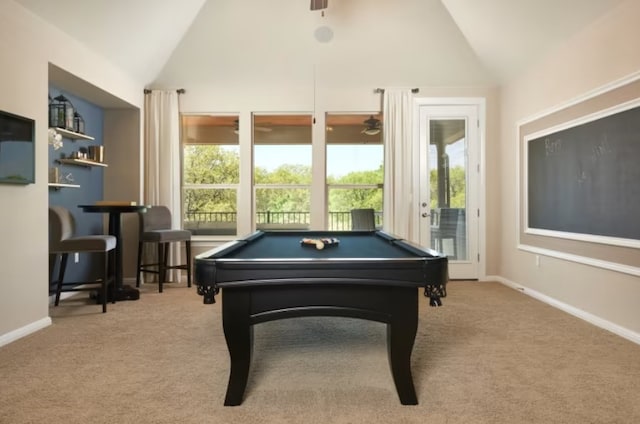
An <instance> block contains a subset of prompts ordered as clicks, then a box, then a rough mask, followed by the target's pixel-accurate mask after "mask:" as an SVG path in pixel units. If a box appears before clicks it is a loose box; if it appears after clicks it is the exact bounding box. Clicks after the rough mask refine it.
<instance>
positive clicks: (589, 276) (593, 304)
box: [495, 0, 640, 340]
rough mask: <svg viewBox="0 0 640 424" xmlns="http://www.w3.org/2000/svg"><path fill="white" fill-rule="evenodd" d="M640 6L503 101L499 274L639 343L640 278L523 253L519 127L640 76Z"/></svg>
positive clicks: (585, 35) (599, 28)
mask: <svg viewBox="0 0 640 424" xmlns="http://www.w3.org/2000/svg"><path fill="white" fill-rule="evenodd" d="M639 18H640V2H638V1H636V0H630V1H627V2H626V3H623V4H622V5H621V6H620V7H618V8H617V9H616V10H615V11H613V12H612V13H610V14H609V15H606V16H604V17H603V18H601V19H600V20H598V21H597V22H595V23H594V24H593V25H592V26H590V27H588V28H585V29H584V30H583V31H581V32H580V33H578V34H577V35H576V36H574V37H573V38H572V39H570V40H569V41H568V42H567V43H566V44H565V45H563V46H561V47H560V48H559V49H557V51H554V52H552V53H550V54H549V55H548V57H546V58H545V60H544V61H542V62H540V63H538V64H537V65H536V66H535V67H534V68H531V69H530V71H529V72H528V73H526V74H525V75H523V76H521V77H520V78H518V79H516V80H515V81H513V82H512V83H511V84H509V85H508V86H506V87H505V88H504V91H503V96H502V100H501V105H502V107H501V110H502V125H501V140H500V155H501V157H500V172H501V174H502V175H501V178H500V182H501V183H500V184H501V193H500V196H499V197H500V198H501V199H503V201H502V202H501V208H500V211H499V214H498V215H497V216H496V217H495V219H496V220H499V221H501V222H502V223H503V225H502V226H501V228H502V230H503V231H502V232H501V233H498V234H501V236H500V237H501V238H500V246H501V250H502V254H501V256H500V260H499V264H500V266H499V271H498V275H500V276H502V277H504V278H506V279H507V280H508V281H510V282H513V283H516V284H518V285H522V286H524V287H526V288H529V289H531V290H533V291H534V292H536V293H539V294H541V295H543V296H548V297H549V298H552V299H553V300H554V301H558V302H561V303H563V304H565V305H566V306H568V309H572V308H575V311H578V312H579V313H584V314H585V315H586V316H587V317H592V318H595V321H599V320H601V322H600V323H601V324H604V326H605V327H614V328H615V327H620V328H619V329H620V330H622V331H623V332H624V331H626V330H629V331H630V332H631V333H635V334H631V337H630V338H632V339H635V340H640V308H638V299H640V278H638V277H637V276H632V275H628V274H622V273H619V272H612V271H607V270H604V269H600V268H596V267H592V266H588V265H583V264H578V263H575V262H569V261H565V260H560V259H556V258H553V257H547V256H543V257H542V258H541V261H540V266H539V267H537V266H536V265H535V255H534V254H532V253H528V252H525V251H521V250H518V249H517V248H516V245H517V242H518V234H517V228H516V219H517V217H516V206H517V203H518V202H517V197H516V194H517V192H516V189H517V181H518V176H517V175H516V163H517V153H516V144H517V134H516V131H517V128H516V127H517V123H518V122H519V121H521V120H523V119H526V118H528V117H531V116H533V115H535V114H537V113H540V112H542V111H544V110H548V109H550V108H553V107H555V106H557V105H559V104H563V103H566V102H568V101H570V100H572V99H575V98H577V97H579V96H581V95H583V94H584V93H587V92H590V91H592V90H595V89H597V88H598V87H601V86H604V85H606V84H607V83H610V82H612V81H615V80H618V79H620V78H623V77H625V76H628V75H631V74H633V73H636V72H638V71H640V49H638V42H637V40H640V26H639V25H638V19H639Z"/></svg>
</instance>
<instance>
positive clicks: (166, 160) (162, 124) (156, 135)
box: [144, 90, 182, 281]
mask: <svg viewBox="0 0 640 424" xmlns="http://www.w3.org/2000/svg"><path fill="white" fill-rule="evenodd" d="M144 130H145V131H144V203H145V204H147V205H164V206H166V207H168V208H169V210H170V211H171V217H172V228H180V225H181V224H180V219H181V212H180V208H181V205H180V199H181V196H180V99H179V94H178V92H177V91H176V90H151V92H149V93H147V94H146V95H145V115H144ZM171 250H172V253H171V257H170V258H169V262H170V263H171V264H178V263H182V262H180V255H181V252H180V250H181V249H171ZM179 272H180V271H179V270H172V272H171V273H170V274H169V276H168V281H178V278H179Z"/></svg>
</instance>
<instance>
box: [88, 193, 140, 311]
mask: <svg viewBox="0 0 640 424" xmlns="http://www.w3.org/2000/svg"><path fill="white" fill-rule="evenodd" d="M78 207H79V208H80V209H82V210H83V212H88V213H107V214H109V234H110V235H112V236H115V238H116V240H117V243H116V248H115V249H114V251H113V252H112V254H111V256H110V258H109V262H110V263H109V265H110V268H111V269H112V270H114V273H115V284H114V285H115V289H114V290H110V291H109V294H108V296H109V299H108V300H109V301H111V300H116V301H119V300H137V299H139V298H140V291H139V290H138V289H136V288H135V287H131V286H125V285H124V284H123V282H122V229H121V219H120V218H121V214H123V213H133V212H136V213H137V212H146V211H147V207H148V206H146V205H124V204H123V205H117V204H111V205H78ZM98 296H99V294H98ZM98 300H99V301H102V300H101V299H98Z"/></svg>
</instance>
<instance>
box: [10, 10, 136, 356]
mask: <svg viewBox="0 0 640 424" xmlns="http://www.w3.org/2000/svg"><path fill="white" fill-rule="evenodd" d="M50 62H51V63H53V64H55V65H57V66H58V67H60V68H63V69H65V70H66V71H68V72H70V73H72V74H73V75H75V76H77V77H78V78H81V79H82V80H84V81H86V82H88V83H90V84H92V85H94V86H96V87H99V88H100V89H101V90H104V91H106V92H108V93H112V94H113V95H114V96H116V97H118V98H120V99H122V100H123V101H124V102H127V103H129V104H130V105H132V106H134V107H138V108H142V106H141V105H142V99H143V94H142V90H143V85H142V84H140V83H139V82H136V81H133V80H132V79H130V78H129V77H127V76H126V75H125V74H124V73H122V72H121V71H120V70H119V69H117V68H115V67H114V66H113V65H111V64H110V63H109V62H107V61H105V60H104V59H102V58H101V57H99V56H96V55H95V54H94V53H92V52H91V51H89V50H87V49H86V48H85V47H84V46H83V45H81V44H80V43H79V42H77V41H75V40H72V39H70V38H69V37H67V36H66V35H65V34H64V33H62V32H61V31H59V30H57V29H56V28H54V27H52V26H51V25H49V24H47V23H45V22H44V21H42V20H40V19H39V18H37V17H35V16H34V15H33V14H31V13H29V12H27V11H25V9H23V8H22V7H21V6H19V5H17V4H16V3H14V2H13V1H11V0H3V1H2V2H0V70H1V76H2V77H1V78H0V93H2V95H1V96H0V109H2V110H6V111H9V112H12V113H15V114H19V115H23V116H27V117H29V118H32V119H35V120H36V152H35V155H36V183H35V184H32V185H28V186H11V185H0V205H1V206H0V241H1V244H0V270H2V271H1V272H0V345H3V344H6V343H8V342H10V341H12V340H14V339H16V338H18V337H20V336H22V335H24V334H28V333H29V332H31V331H33V330H35V329H37V328H41V327H43V326H46V325H48V323H50V320H49V318H48V296H47V284H48V278H49V277H48V212H47V207H48V188H47V179H48V175H47V174H48V165H47V163H48V161H47V155H48V151H49V149H48V145H47V125H48V122H47V119H48V113H47V94H48V82H49V81H48V78H49V76H48V67H49V63H50ZM134 142H139V140H134Z"/></svg>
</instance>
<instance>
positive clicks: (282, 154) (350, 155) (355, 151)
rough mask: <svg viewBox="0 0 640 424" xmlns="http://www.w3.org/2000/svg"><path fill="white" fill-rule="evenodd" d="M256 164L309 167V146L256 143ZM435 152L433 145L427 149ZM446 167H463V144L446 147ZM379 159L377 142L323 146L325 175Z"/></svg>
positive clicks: (368, 166)
mask: <svg viewBox="0 0 640 424" xmlns="http://www.w3.org/2000/svg"><path fill="white" fill-rule="evenodd" d="M254 147H255V163H256V166H258V167H261V168H264V169H267V170H268V171H273V170H274V169H276V168H278V167H279V166H280V165H282V164H285V163H287V164H295V165H307V166H311V146H309V145H289V146H274V145H256V146H254ZM429 153H430V154H434V153H435V147H434V148H432V149H430V150H429ZM447 153H448V154H449V166H450V167H451V168H453V167H455V166H464V143H453V144H451V145H449V146H447ZM382 161H383V147H382V146H381V145H362V144H360V145H330V146H327V175H332V176H335V177H341V176H344V175H346V174H348V173H350V172H355V171H371V170H375V169H378V167H379V166H380V165H381V164H382ZM436 164H437V161H436V160H432V161H430V167H431V169H435V168H436Z"/></svg>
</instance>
